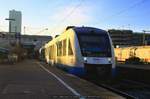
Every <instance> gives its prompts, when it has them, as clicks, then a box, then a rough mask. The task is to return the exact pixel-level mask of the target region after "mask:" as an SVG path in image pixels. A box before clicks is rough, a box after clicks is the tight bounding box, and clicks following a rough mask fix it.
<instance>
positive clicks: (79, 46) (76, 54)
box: [43, 26, 115, 76]
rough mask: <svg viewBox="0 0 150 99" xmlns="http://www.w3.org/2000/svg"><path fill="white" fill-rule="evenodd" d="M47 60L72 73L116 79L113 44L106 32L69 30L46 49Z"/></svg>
mask: <svg viewBox="0 0 150 99" xmlns="http://www.w3.org/2000/svg"><path fill="white" fill-rule="evenodd" d="M43 49H44V50H45V52H44V54H45V60H46V62H47V63H48V64H51V65H52V66H53V65H54V66H57V67H60V68H63V69H64V70H65V71H67V72H68V73H71V74H74V75H77V76H84V75H88V74H97V75H99V76H104V75H105V76H106V75H109V74H110V75H111V76H113V75H115V57H114V56H115V55H114V47H113V44H112V40H111V38H110V36H109V33H108V32H107V31H105V30H102V29H98V28H94V27H76V26H69V27H67V28H66V30H65V31H64V32H63V33H62V34H60V35H59V36H57V37H55V38H53V39H52V40H51V41H49V42H48V43H47V44H45V46H44V47H43Z"/></svg>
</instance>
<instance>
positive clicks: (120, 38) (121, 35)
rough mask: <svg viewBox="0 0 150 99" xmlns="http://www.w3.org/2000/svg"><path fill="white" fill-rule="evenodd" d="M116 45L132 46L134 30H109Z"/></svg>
mask: <svg viewBox="0 0 150 99" xmlns="http://www.w3.org/2000/svg"><path fill="white" fill-rule="evenodd" d="M108 32H109V34H110V36H111V38H112V41H113V44H114V46H115V47H116V46H131V45H132V36H133V31H131V30H115V29H110V30H108Z"/></svg>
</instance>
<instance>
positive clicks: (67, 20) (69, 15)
mask: <svg viewBox="0 0 150 99" xmlns="http://www.w3.org/2000/svg"><path fill="white" fill-rule="evenodd" d="M90 11H91V8H90V7H89V6H88V7H87V6H76V7H75V6H66V7H59V8H58V9H57V10H56V11H55V13H54V14H53V15H52V16H50V20H51V22H52V23H54V24H53V27H50V31H51V32H55V33H56V34H59V33H61V31H62V30H63V29H64V28H65V27H66V26H68V25H75V26H82V25H86V24H87V23H89V22H90V21H91V19H92V17H91V16H90V15H89V13H90ZM58 32H59V33H58ZM53 35H55V34H53Z"/></svg>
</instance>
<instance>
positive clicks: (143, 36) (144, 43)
mask: <svg viewBox="0 0 150 99" xmlns="http://www.w3.org/2000/svg"><path fill="white" fill-rule="evenodd" d="M143 45H145V30H143Z"/></svg>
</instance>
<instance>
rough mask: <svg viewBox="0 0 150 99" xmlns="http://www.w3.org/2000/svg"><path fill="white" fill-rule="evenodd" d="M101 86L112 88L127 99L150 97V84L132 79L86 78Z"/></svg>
mask: <svg viewBox="0 0 150 99" xmlns="http://www.w3.org/2000/svg"><path fill="white" fill-rule="evenodd" d="M86 80H88V81H90V82H92V83H94V84H96V85H98V86H100V87H103V88H106V89H108V90H111V91H113V92H115V93H117V94H119V95H121V96H124V97H126V98H127V99H150V86H149V85H147V84H144V83H140V82H136V81H132V80H125V79H123V80H116V81H110V80H109V81H108V80H103V81H101V80H97V79H86Z"/></svg>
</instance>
